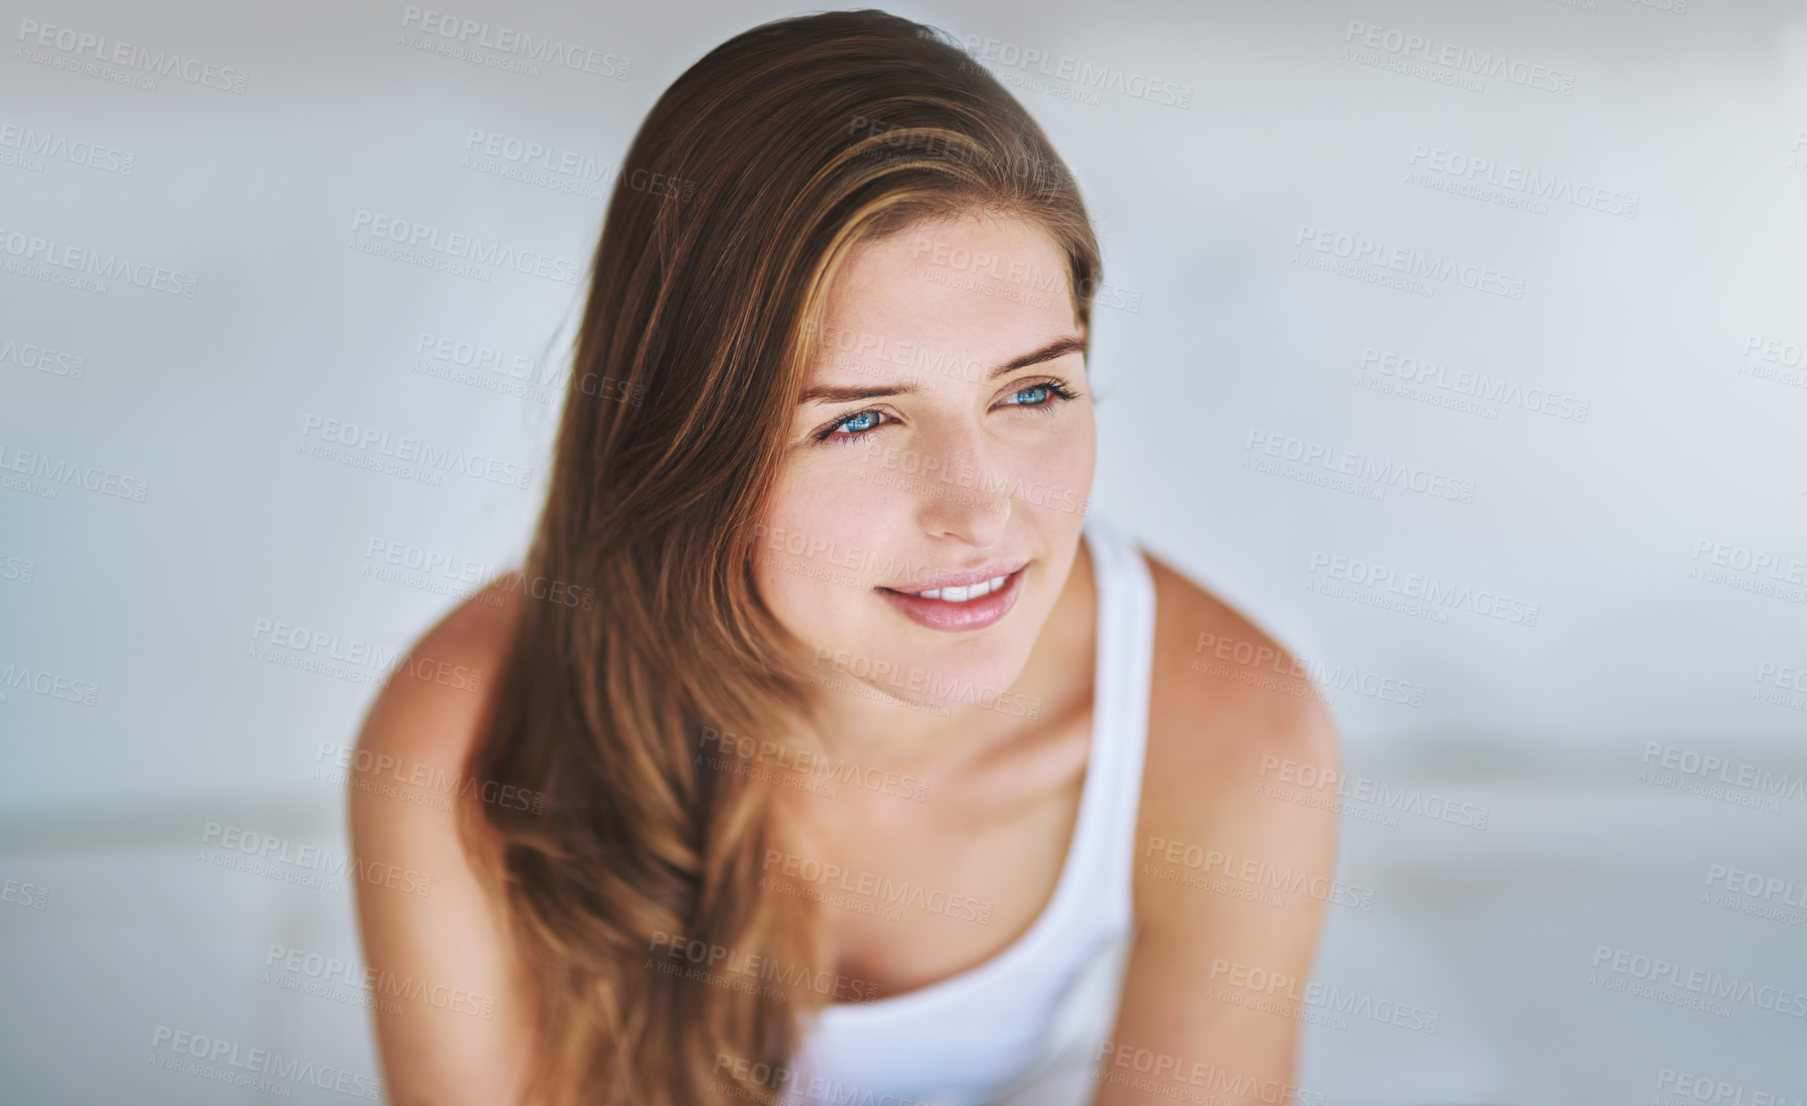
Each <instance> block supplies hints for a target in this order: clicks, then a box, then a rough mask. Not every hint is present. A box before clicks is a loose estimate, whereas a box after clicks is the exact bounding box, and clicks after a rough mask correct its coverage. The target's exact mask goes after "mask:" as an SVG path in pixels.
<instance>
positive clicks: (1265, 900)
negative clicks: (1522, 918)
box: [351, 11, 1337, 1106]
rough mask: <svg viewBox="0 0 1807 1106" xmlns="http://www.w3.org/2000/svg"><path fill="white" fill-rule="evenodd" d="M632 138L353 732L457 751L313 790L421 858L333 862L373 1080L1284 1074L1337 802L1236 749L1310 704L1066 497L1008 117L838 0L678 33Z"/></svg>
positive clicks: (1266, 758)
mask: <svg viewBox="0 0 1807 1106" xmlns="http://www.w3.org/2000/svg"><path fill="white" fill-rule="evenodd" d="M626 165H627V167H628V168H626V169H624V170H623V172H622V174H621V177H620V178H619V180H618V181H617V185H616V189H615V193H614V196H613V198H612V199H611V201H610V205H609V209H608V214H607V219H606V222H605V224H604V227H603V232H602V238H601V243H600V246H599V247H598V250H597V253H596V259H595V275H594V284H593V287H592V289H591V292H590V297H589V300H588V304H587V307H586V310H585V313H584V318H583V325H582V329H581V333H580V336H579V338H578V343H577V349H576V361H575V367H574V371H573V373H572V378H571V384H570V388H569V392H568V395H567V398H566V404H565V408H564V414H563V421H562V423H561V425H560V428H559V431H558V437H557V443H556V459H555V464H554V468H553V473H552V479H551V488H550V492H549V496H548V500H547V503H546V506H545V510H544V514H543V516H542V518H541V521H540V525H539V528H538V530H537V533H536V535H535V540H534V542H533V545H532V548H531V551H530V553H529V556H528V561H527V564H526V566H525V568H524V570H523V572H522V573H520V574H517V575H511V576H508V577H506V578H504V579H502V580H499V581H497V582H496V583H495V584H493V585H492V586H491V587H490V588H489V589H487V590H486V591H485V592H484V593H483V594H482V595H480V596H478V597H475V598H473V599H472V600H471V601H469V602H466V603H465V604H464V605H463V606H461V607H459V608H458V609H457V610H455V611H454V612H453V613H451V614H450V615H449V616H448V617H446V619H445V620H444V621H442V622H441V623H440V624H439V625H438V626H436V627H434V628H433V629H432V630H431V631H430V632H428V633H427V634H426V635H425V637H423V638H422V640H421V641H420V642H419V643H418V644H417V646H416V647H415V650H414V652H413V654H412V655H411V657H410V658H409V659H410V661H411V662H413V663H409V664H408V665H406V666H405V667H404V668H403V669H402V670H401V673H402V674H400V675H398V676H397V677H396V678H395V679H394V680H392V682H391V683H390V684H389V686H387V687H386V688H385V689H384V690H383V692H382V693H381V695H380V696H379V697H378V699H377V701H376V702H375V704H374V705H373V706H372V708H371V711H370V715H369V717H368V719H367V720H366V723H365V726H364V729H363V732H362V735H361V737H360V750H361V751H362V753H364V754H368V755H367V756H361V757H360V759H359V762H358V763H360V764H362V765H371V766H374V765H378V764H381V765H384V766H386V767H387V771H388V774H389V775H391V776H401V777H402V778H404V779H408V778H413V779H417V780H418V779H457V780H461V781H463V785H461V786H460V787H458V788H457V801H456V802H455V803H453V804H451V809H448V810H439V809H436V808H435V807H434V806H433V805H432V804H416V803H411V802H406V801H398V799H397V798H395V797H393V794H385V793H384V792H383V791H382V790H381V789H378V788H376V787H357V788H356V789H354V790H353V792H352V794H351V831H352V838H353V843H354V848H355V850H356V852H357V854H358V856H359V857H360V858H363V859H366V860H368V861H370V862H372V863H373V864H374V863H377V862H381V863H384V864H389V865H395V866H399V867H401V868H403V869H408V868H412V869H414V870H415V871H417V872H423V873H426V874H427V875H429V876H430V877H431V883H430V892H429V893H428V894H426V895H421V894H419V893H418V891H417V892H416V893H413V894H410V893H406V892H405V889H401V888H389V887H384V886H376V885H368V886H366V885H362V884H361V885H360V887H359V902H358V907H359V916H360V923H361V926H362V932H363V937H364V946H365V955H366V959H367V961H368V964H369V967H370V968H371V969H372V970H373V971H375V972H376V973H378V975H377V978H379V979H384V980H402V981H408V985H409V986H412V987H413V988H414V990H415V992H416V993H418V994H420V995H424V996H428V997H426V998H425V999H423V1001H420V1002H409V1003H405V1004H389V1005H388V1006H385V1007H383V1008H381V1009H379V1010H378V1012H377V1013H376V1014H375V1018H376V1027H377V1034H378V1038H379V1041H380V1045H381V1053H382V1058H383V1065H384V1069H385V1071H386V1073H387V1078H388V1080H389V1089H390V1093H391V1095H392V1096H393V1101H395V1102H397V1103H404V1104H407V1106H415V1104H428V1103H430V1104H432V1106H454V1104H459V1103H471V1104H483V1106H494V1104H498V1103H513V1102H533V1103H544V1104H547V1106H564V1104H571V1103H586V1104H589V1103H634V1104H637V1106H646V1104H652V1106H679V1104H690V1103H700V1102H728V1101H739V1100H752V1101H765V1102H779V1101H788V1102H803V1103H807V1102H871V1103H880V1104H884V1106H901V1104H907V1103H913V1102H920V1103H937V1104H968V1103H979V1102H996V1101H1012V1102H1022V1103H1029V1102H1035V1103H1042V1102H1067V1103H1074V1104H1078V1103H1082V1102H1089V1101H1096V1102H1097V1103H1099V1104H1102V1106H1126V1104H1129V1103H1138V1102H1151V1103H1152V1102H1162V1103H1166V1102H1170V1101H1172V1100H1174V1099H1175V1098H1179V1099H1182V1100H1191V1101H1212V1100H1217V1101H1233V1102H1242V1101H1248V1102H1264V1103H1284V1102H1289V1101H1292V1099H1293V1097H1294V1095H1295V1090H1294V1088H1293V1087H1292V1086H1291V1082H1290V1081H1291V1079H1292V1074H1293V1069H1294V1065H1295V1062H1296V1044H1297V1037H1298V1026H1299V1022H1300V1019H1301V1018H1302V1017H1304V1016H1306V1015H1307V1014H1309V1010H1308V1009H1305V1008H1304V1007H1303V1005H1302V1002H1301V997H1302V996H1303V995H1304V993H1305V992H1304V984H1303V981H1304V979H1305V978H1306V977H1307V976H1308V974H1309V970H1310V966H1311V961H1312V957H1313V950H1314V947H1315V944H1316V940H1317V934H1318V930H1319V927H1320V925H1321V920H1322V913H1323V909H1324V905H1325V900H1326V897H1327V895H1326V889H1327V887H1328V884H1329V877H1330V873H1331V868H1332V865H1333V854H1334V847H1335V831H1334V824H1333V822H1334V819H1333V816H1332V815H1330V814H1328V813H1326V812H1325V811H1324V810H1323V809H1321V807H1322V806H1323V805H1324V804H1321V803H1319V804H1315V805H1314V804H1312V803H1310V802H1301V801H1297V799H1296V797H1290V798H1289V797H1285V796H1291V793H1290V792H1287V791H1284V790H1282V789H1281V788H1280V787H1279V786H1278V785H1279V784H1280V782H1281V780H1282V779H1283V778H1284V779H1295V778H1301V777H1303V776H1304V775H1305V774H1306V773H1313V772H1315V773H1317V774H1318V775H1319V776H1321V775H1322V773H1324V772H1325V771H1331V770H1334V769H1335V767H1336V763H1337V752H1336V742H1335V738H1334V736H1333V733H1332V730H1331V727H1330V725H1329V722H1328V720H1327V718H1326V716H1325V713H1324V712H1323V710H1322V709H1321V707H1320V706H1319V705H1318V702H1317V699H1316V698H1315V696H1314V694H1313V693H1312V690H1311V688H1310V686H1309V684H1308V683H1307V682H1306V681H1304V680H1302V679H1299V678H1297V676H1296V673H1297V672H1298V667H1297V666H1295V665H1293V664H1292V662H1291V661H1290V659H1289V658H1288V657H1287V656H1286V654H1285V653H1284V652H1283V651H1281V650H1280V649H1278V648H1277V647H1276V646H1275V645H1274V644H1273V642H1271V641H1270V640H1269V639H1268V638H1267V637H1266V636H1265V635H1264V634H1263V633H1262V632H1261V631H1260V630H1259V629H1257V628H1256V627H1254V626H1252V625H1250V624H1249V622H1248V621H1246V620H1245V619H1244V618H1242V617H1241V616H1240V615H1238V614H1237V613H1236V612H1234V611H1232V610H1231V609H1229V608H1228V607H1227V606H1225V605H1224V604H1223V603H1222V602H1220V601H1219V600H1217V599H1215V598H1213V597H1212V596H1210V595H1209V594H1207V593H1205V592H1204V591H1202V590H1200V589H1199V588H1197V587H1195V586H1194V585H1192V584H1191V583H1188V582H1187V581H1186V580H1184V579H1182V578H1181V577H1180V576H1179V575H1177V574H1176V573H1175V572H1173V571H1172V570H1170V569H1169V568H1167V567H1166V566H1164V565H1163V564H1161V563H1160V562H1158V561H1155V560H1153V559H1151V558H1148V557H1146V556H1144V555H1143V554H1141V553H1140V552H1139V551H1138V550H1137V549H1136V548H1135V547H1134V546H1133V545H1132V544H1131V543H1130V542H1129V541H1128V540H1126V539H1125V538H1124V537H1123V536H1121V535H1120V534H1119V533H1117V532H1116V531H1114V530H1112V529H1111V528H1110V527H1108V526H1106V525H1105V524H1104V523H1103V522H1101V521H1100V520H1098V519H1094V518H1088V517H1087V515H1086V505H1087V502H1088V499H1089V496H1090V490H1091V482H1092V473H1093V461H1094V452H1095V432H1094V423H1093V411H1092V399H1091V395H1090V392H1091V388H1090V385H1089V382H1088V380H1087V373H1086V362H1085V356H1086V340H1087V334H1088V331H1089V324H1090V321H1091V293H1092V290H1093V288H1094V287H1095V286H1096V284H1097V282H1098V277H1099V270H1100V264H1099V257H1098V250H1097V246H1096V243H1095V241H1094V238H1093V235H1092V232H1091V229H1090V226H1089V225H1088V222H1087V217H1086V214H1085V209H1084V207H1083V205H1082V204H1081V202H1080V198H1079V195H1078V192H1077V189H1076V187H1075V185H1074V182H1073V179H1072V177H1071V175H1070V174H1069V173H1068V171H1067V170H1066V168H1065V167H1064V166H1063V165H1062V164H1061V162H1060V160H1059V159H1058V158H1057V157H1056V155H1055V153H1054V151H1053V150H1052V148H1051V147H1050V146H1049V144H1048V141H1047V139H1046V138H1045V137H1044V135H1043V134H1042V132H1041V130H1040V129H1039V128H1038V127H1037V126H1036V124H1035V123H1034V122H1033V121H1032V120H1031V119H1030V117H1029V116H1028V114H1027V113H1026V112H1025V111H1024V110H1023V109H1022V107H1021V106H1020V105H1018V104H1017V103H1016V102H1015V101H1014V100H1013V99H1012V98H1011V97H1010V95H1009V94H1008V93H1006V92H1005V91H1004V89H1003V88H1002V87H1000V86H999V84H998V83H997V82H996V81H995V80H994V79H993V78H992V77H991V76H990V75H988V74H987V73H986V72H985V70H984V69H982V68H981V67H979V66H978V65H976V64H974V63H973V62H972V61H970V60H969V59H968V58H967V57H966V56H965V55H964V54H962V53H961V51H960V50H958V49H957V48H956V47H954V46H952V45H950V44H949V43H948V42H947V41H946V40H945V39H944V38H942V37H939V36H938V35H937V34H935V33H933V32H931V31H930V30H929V29H927V28H924V27H921V26H919V25H917V24H914V23H911V22H908V21H905V20H902V19H899V18H896V17H893V16H890V15H887V14H885V13H882V12H876V11H864V12H832V13H826V14H820V15H814V16H809V17H803V18H797V19H789V20H783V21H780V22H775V23H770V24H766V25H764V26H761V27H757V28H755V29H753V30H751V31H748V32H746V33H744V34H742V35H739V36H737V37H735V38H734V39H732V40H730V41H728V42H727V43H725V44H723V45H722V46H720V47H719V48H717V49H716V50H714V51H712V52H711V53H710V54H709V55H708V56H706V57H704V58H703V59H702V60H701V61H699V62H697V63H696V64H695V65H694V66H693V67H691V68H690V69H689V70H688V71H687V72H686V73H684V74H683V76H681V77H679V78H678V80H677V81H676V82H675V83H674V84H673V85H672V86H671V87H670V89H668V90H667V91H666V92H665V94H664V95H663V96H662V97H660V99H659V101H658V102H657V103H656V104H655V105H654V107H653V109H652V111H651V113H650V114H649V115H648V117H647V119H646V121H645V123H644V124H643V126H642V127H641V129H640V132H639V134H638V135H637V137H636V138H635V140H634V143H633V146H632V148H631V150H630V151H629V154H628V158H627V161H626ZM1179 398H1180V400H1181V405H1180V406H1178V407H1176V408H1175V410H1174V412H1173V426H1172V428H1173V429H1176V430H1179V431H1180V432H1182V433H1183V432H1184V427H1185V425H1186V421H1185V420H1186V415H1185V407H1184V397H1179ZM1171 486H1172V487H1173V489H1174V492H1175V501H1174V506H1175V507H1176V509H1182V510H1183V509H1184V508H1185V499H1184V492H1183V490H1181V489H1182V488H1183V483H1182V482H1180V481H1173V483H1172V485H1171ZM426 660H430V661H432V662H434V663H432V664H425V663H420V662H422V661H426ZM444 664H451V665H454V666H456V665H462V666H465V668H467V669H469V670H475V671H476V672H477V673H479V674H480V675H481V678H480V679H479V681H478V682H477V690H475V691H472V690H470V689H469V688H468V687H467V686H455V685H456V684H457V683H461V682H446V681H438V680H435V679H433V678H431V676H430V674H431V673H433V672H436V671H439V670H440V667H439V666H441V665H444ZM371 770H372V771H376V770H377V769H375V768H374V767H373V768H372V769H371ZM356 782H358V781H354V783H356ZM442 805H444V804H442ZM403 990H404V991H405V990H406V988H405V987H404V988H403ZM440 997H445V998H446V1001H444V1002H441V1001H439V998H440ZM397 1011H399V1012H397ZM1094 1096H1095V1097H1094Z"/></svg>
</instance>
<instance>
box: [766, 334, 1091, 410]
mask: <svg viewBox="0 0 1807 1106" xmlns="http://www.w3.org/2000/svg"><path fill="white" fill-rule="evenodd" d="M1084 352H1085V340H1084V339H1082V338H1080V337H1079V336H1078V335H1076V334H1069V335H1067V336H1066V337H1064V338H1056V339H1054V340H1053V341H1052V342H1049V343H1048V344H1047V345H1045V346H1043V347H1041V348H1040V349H1038V350H1034V351H1032V352H1030V353H1025V354H1023V355H1022V356H1021V357H1015V358H1012V359H1011V360H1009V361H1006V362H1005V363H1004V364H1002V365H999V366H997V367H996V368H994V369H992V370H991V373H990V374H989V375H988V376H986V378H985V379H987V380H995V379H996V378H998V377H1000V376H1003V375H1004V374H1005V373H1012V372H1015V371H1016V370H1018V369H1026V368H1028V367H1029V366H1030V365H1039V364H1041V363H1042V362H1043V361H1052V360H1054V359H1055V358H1057V357H1065V356H1066V355H1067V354H1069V353H1084ZM915 391H916V386H915V385H914V384H879V385H875V386H872V387H868V388H850V387H836V386H834V385H830V384H818V385H816V386H815V387H813V388H809V389H806V390H805V391H804V393H803V395H802V396H801V397H799V398H798V400H797V402H798V403H799V404H804V403H852V402H855V401H857V400H863V399H877V398H878V397H880V396H907V395H910V394H912V393H913V392H915Z"/></svg>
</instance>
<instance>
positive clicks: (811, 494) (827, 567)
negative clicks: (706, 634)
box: [753, 458, 887, 639]
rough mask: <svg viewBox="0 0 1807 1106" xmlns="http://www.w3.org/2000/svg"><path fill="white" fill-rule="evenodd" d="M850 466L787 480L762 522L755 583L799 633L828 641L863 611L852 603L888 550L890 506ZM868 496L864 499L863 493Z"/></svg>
mask: <svg viewBox="0 0 1807 1106" xmlns="http://www.w3.org/2000/svg"><path fill="white" fill-rule="evenodd" d="M860 472H861V469H860V467H859V466H858V465H857V463H855V462H854V461H853V460H852V459H851V458H849V459H848V460H847V461H846V462H845V463H841V464H834V463H819V464H814V465H809V466H803V467H800V468H799V469H797V470H795V471H792V472H790V473H787V474H785V475H783V476H781V477H780V478H779V480H778V482H777V483H776V485H775V486H774V487H773V491H772V496H771V498H770V499H769V500H768V502H767V506H766V509H765V511H764V514H763V515H762V517H761V526H760V529H759V531H758V535H759V536H758V537H757V538H756V540H755V542H754V549H753V580H754V584H755V586H756V587H757V588H758V590H759V594H760V597H761V598H762V599H764V600H765V603H766V605H767V606H768V607H770V608H771V610H772V613H773V614H774V615H776V616H777V618H778V620H779V621H780V622H781V623H783V624H784V625H785V626H786V627H787V628H788V629H790V630H791V631H792V632H793V633H796V634H798V635H799V636H800V637H804V638H806V639H813V638H818V637H821V636H822V635H823V634H824V633H826V632H827V631H828V629H829V628H830V627H832V626H834V625H835V624H836V623H837V622H838V621H840V620H841V619H840V617H839V616H844V615H847V614H848V613H849V612H851V611H853V610H856V609H857V608H855V607H854V606H853V605H852V604H851V603H850V602H849V600H851V599H853V598H855V597H856V593H858V592H860V591H863V590H864V589H865V588H866V587H868V586H870V583H871V581H869V580H867V579H866V577H867V576H868V575H869V574H870V571H871V566H872V564H873V563H874V562H875V560H876V561H878V562H882V561H883V559H884V558H883V557H882V556H875V555H876V554H878V553H880V552H882V550H883V548H884V541H885V538H884V535H885V534H886V533H887V528H886V526H885V523H884V517H885V505H884V501H883V499H882V497H874V496H872V495H870V494H869V493H870V488H869V486H868V485H866V484H863V483H861V481H860ZM862 489H864V493H863V491H862Z"/></svg>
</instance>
